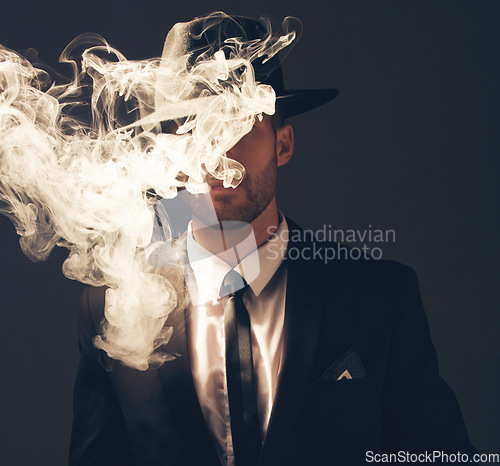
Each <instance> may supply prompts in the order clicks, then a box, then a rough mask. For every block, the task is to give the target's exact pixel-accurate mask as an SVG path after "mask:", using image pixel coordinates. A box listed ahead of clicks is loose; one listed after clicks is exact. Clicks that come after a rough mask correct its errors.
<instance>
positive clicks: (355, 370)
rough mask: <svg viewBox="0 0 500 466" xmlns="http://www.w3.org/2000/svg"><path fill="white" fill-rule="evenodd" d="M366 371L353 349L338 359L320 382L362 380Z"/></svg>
mask: <svg viewBox="0 0 500 466" xmlns="http://www.w3.org/2000/svg"><path fill="white" fill-rule="evenodd" d="M364 377H366V370H365V367H364V366H363V363H362V362H361V360H360V359H359V356H358V354H357V353H356V351H354V350H353V349H352V348H350V349H349V350H348V351H347V352H346V353H344V354H343V355H342V356H340V358H338V359H337V360H336V361H335V362H334V363H333V364H332V365H331V366H330V367H328V369H326V371H325V372H323V374H322V375H321V377H320V378H319V379H318V380H343V379H362V378H364Z"/></svg>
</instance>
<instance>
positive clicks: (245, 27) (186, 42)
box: [162, 12, 284, 95]
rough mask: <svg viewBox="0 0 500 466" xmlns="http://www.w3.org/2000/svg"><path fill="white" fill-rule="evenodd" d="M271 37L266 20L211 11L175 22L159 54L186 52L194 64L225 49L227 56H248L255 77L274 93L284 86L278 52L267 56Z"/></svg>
mask: <svg viewBox="0 0 500 466" xmlns="http://www.w3.org/2000/svg"><path fill="white" fill-rule="evenodd" d="M271 39H272V32H271V26H270V23H269V21H268V20H264V19H261V20H256V19H253V18H247V17H244V16H229V15H226V14H225V13H221V12H219V13H213V14H211V15H209V16H207V17H204V18H195V19H194V20H192V21H189V22H184V23H177V24H176V25H175V26H174V27H173V28H172V29H171V30H170V32H169V33H168V35H167V38H166V40H165V45H164V47H163V53H162V58H164V59H165V58H171V59H175V58H179V57H181V56H188V60H187V63H188V65H189V66H194V65H195V64H196V63H197V62H199V61H201V60H206V59H209V58H212V57H213V56H214V55H215V53H216V52H219V51H222V52H224V54H225V56H226V58H227V59H229V58H232V57H234V56H237V57H238V58H244V59H248V60H249V61H250V63H251V64H252V66H253V69H254V73H255V79H256V80H257V81H259V82H261V83H262V84H268V85H270V86H272V87H273V89H274V90H275V92H276V94H277V95H280V93H282V92H283V90H284V82H283V72H282V69H281V63H280V60H279V58H278V55H277V54H274V55H272V56H269V51H268V50H267V49H268V48H269V49H271V50H272V47H266V46H265V44H266V43H267V42H270V41H271Z"/></svg>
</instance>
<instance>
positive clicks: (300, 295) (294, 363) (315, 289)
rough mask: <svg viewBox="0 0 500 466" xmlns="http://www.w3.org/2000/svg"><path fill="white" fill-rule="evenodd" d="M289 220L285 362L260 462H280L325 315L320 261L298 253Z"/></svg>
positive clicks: (299, 248) (299, 247) (296, 229)
mask: <svg viewBox="0 0 500 466" xmlns="http://www.w3.org/2000/svg"><path fill="white" fill-rule="evenodd" d="M287 222H288V226H289V231H290V240H289V243H288V252H287V258H286V259H285V260H286V262H287V268H288V272H287V289H286V304H285V324H284V329H283V355H282V366H281V373H280V376H279V381H278V388H277V392H276V396H275V400H274V405H273V410H272V413H271V419H270V422H269V428H268V431H267V435H266V439H265V442H264V446H263V449H262V456H261V461H260V465H261V466H271V465H274V464H278V463H279V457H280V452H281V450H282V448H283V444H284V442H285V440H286V438H287V436H288V434H289V432H290V429H291V427H292V425H293V423H294V422H293V421H294V419H295V417H296V415H297V413H298V410H299V408H300V406H301V404H302V400H303V398H304V395H305V393H306V390H307V386H308V383H309V380H310V379H311V368H312V365H313V364H312V363H313V361H314V357H315V353H316V347H317V342H318V335H319V328H320V324H321V315H322V300H321V293H322V287H321V284H320V279H321V273H319V271H318V266H319V264H318V263H317V262H316V263H315V261H312V260H309V261H307V260H304V259H303V258H302V254H298V252H301V251H302V250H303V248H304V247H305V244H302V243H300V242H298V241H295V240H294V238H299V237H301V236H302V235H301V234H297V232H299V231H301V230H300V228H299V227H298V226H297V225H296V224H295V223H293V222H292V221H291V220H290V219H288V218H287ZM294 232H295V234H294ZM292 251H293V255H292V254H291V253H292ZM297 256H299V257H297Z"/></svg>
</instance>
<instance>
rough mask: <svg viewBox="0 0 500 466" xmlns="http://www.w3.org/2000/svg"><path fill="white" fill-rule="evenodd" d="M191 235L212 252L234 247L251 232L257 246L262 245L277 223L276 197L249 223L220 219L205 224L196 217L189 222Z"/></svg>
mask: <svg viewBox="0 0 500 466" xmlns="http://www.w3.org/2000/svg"><path fill="white" fill-rule="evenodd" d="M191 225H192V230H193V237H194V239H195V240H196V242H197V243H198V244H200V245H201V246H203V247H204V248H205V249H207V250H208V251H210V252H211V253H213V254H220V253H221V252H223V251H226V250H228V249H231V248H234V247H235V246H237V245H238V244H240V243H241V242H242V241H243V240H244V239H245V238H247V237H248V236H249V235H250V234H252V233H253V235H254V236H255V243H256V244H257V247H260V246H262V245H263V244H264V243H265V242H266V241H267V240H268V239H269V238H270V237H271V235H272V234H273V233H274V232H275V231H276V229H277V228H278V225H279V214H278V207H277V205H276V198H273V199H272V200H271V202H270V203H269V205H268V206H267V207H266V208H265V209H264V210H263V211H262V212H261V213H260V215H259V216H258V217H256V218H255V219H254V220H253V221H252V222H251V223H250V224H248V223H245V222H239V221H222V222H219V223H218V224H216V225H210V226H207V225H205V224H204V223H203V222H202V221H201V220H200V219H198V218H197V217H193V221H192V223H191Z"/></svg>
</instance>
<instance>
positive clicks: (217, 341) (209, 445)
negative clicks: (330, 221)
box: [70, 17, 475, 466]
mask: <svg viewBox="0 0 500 466" xmlns="http://www.w3.org/2000/svg"><path fill="white" fill-rule="evenodd" d="M190 24H191V23H190ZM220 24H221V25H222V27H221V28H220V29H218V30H217V32H218V35H217V36H216V43H217V44H218V45H219V47H223V44H225V43H227V42H224V40H226V39H228V38H232V37H240V36H241V34H244V35H246V36H248V37H247V38H249V39H250V40H251V39H254V40H259V37H262V31H263V30H265V28H264V27H263V26H262V24H261V23H259V22H257V21H254V20H250V19H246V18H240V17H233V18H225V19H224V20H223V21H222V22H221V23H220ZM195 26H199V25H197V24H196V23H195ZM195 31H196V28H195V27H193V26H192V25H190V26H188V28H187V31H186V37H187V38H188V40H186V41H185V42H183V44H184V46H185V47H186V48H187V50H192V51H196V50H198V49H200V44H201V42H200V41H204V40H207V41H208V40H209V39H207V38H206V37H204V36H203V34H199V31H198V32H196V33H195ZM273 63H274V65H273ZM254 68H255V71H256V74H257V77H258V79H259V80H261V81H263V82H267V83H268V84H271V85H272V86H273V87H274V89H275V91H276V93H277V95H278V99H277V108H278V113H277V115H275V116H270V115H265V114H264V115H262V117H261V118H258V117H256V118H255V123H254V126H253V129H252V130H251V131H250V132H249V133H248V134H247V135H245V136H244V137H243V138H242V139H241V140H239V142H238V143H237V144H236V145H235V146H234V147H233V148H232V149H230V150H229V151H228V153H227V156H228V157H229V158H230V159H233V160H235V161H236V162H239V163H240V164H241V165H242V166H244V168H245V178H244V179H243V181H242V182H241V183H240V184H239V185H238V186H237V187H236V188H235V189H233V188H231V187H229V188H226V187H224V185H223V182H222V181H221V180H219V179H218V178H217V177H213V176H207V179H206V181H207V182H208V184H209V185H210V187H211V190H210V192H209V193H208V194H205V195H194V196H190V195H184V194H185V193H184V194H182V196H183V197H184V198H185V202H186V204H187V205H189V207H190V209H191V210H192V212H193V218H192V221H191V223H190V227H189V229H188V232H187V234H186V236H185V242H184V243H185V245H184V246H180V248H179V249H180V251H181V261H182V263H183V264H184V272H185V277H186V283H187V286H188V289H189V295H190V300H191V303H190V305H189V306H188V307H187V308H186V309H179V310H177V311H175V312H173V313H172V314H171V315H170V316H169V319H168V321H167V325H170V326H172V327H173V329H174V333H173V336H172V338H171V340H170V341H169V343H168V345H167V346H168V351H169V352H170V353H172V354H175V355H176V356H177V357H176V358H175V359H174V360H172V361H168V362H166V363H164V364H163V365H162V366H161V367H160V368H151V369H148V370H147V371H138V370H135V369H132V368H130V367H127V366H125V365H123V364H121V363H118V362H117V361H111V360H110V359H109V358H108V357H107V356H106V355H105V354H104V353H103V352H101V351H98V350H97V349H96V348H95V347H94V346H93V344H92V339H93V338H94V336H95V335H96V334H99V332H100V324H101V321H102V319H103V307H104V294H105V290H104V289H88V290H86V292H85V293H84V295H83V297H82V306H81V312H80V344H81V363H80V368H79V373H78V377H77V381H76V387H75V405H74V406H75V411H74V414H75V417H74V426H73V433H72V443H71V452H70V464H71V465H101V464H102V465H115V464H116V465H160V464H161V465H170V464H172V465H214V466H215V465H221V464H222V465H226V464H227V465H236V466H240V465H251V464H253V465H257V464H259V465H263V466H266V465H267V466H271V465H305V464H313V465H319V464H341V465H345V464H364V463H365V462H366V460H369V459H370V458H373V455H374V454H379V453H396V454H397V453H398V452H403V453H404V452H408V453H411V454H425V453H428V454H431V455H432V453H433V451H439V452H446V453H453V454H456V453H458V452H460V453H462V454H463V453H467V454H469V455H471V454H473V453H474V452H475V449H474V448H473V447H472V445H471V444H470V442H469V439H468V436H467V433H466V430H465V426H464V423H463V420H462V416H461V414H460V410H459V407H458V405H457V402H456V399H455V396H454V394H453V392H452V391H451V389H450V388H449V387H448V386H447V385H446V383H445V382H444V381H443V380H442V379H441V378H440V377H439V374H438V368H437V359H436V354H435V351H434V348H433V346H432V343H431V340H430V335H429V329H428V326H427V321H426V317H425V313H424V311H423V308H422V303H421V301H420V297H419V292H418V285H417V281H416V277H415V274H414V272H413V271H412V270H411V269H409V268H407V267H405V266H403V265H400V264H398V263H395V262H389V261H374V260H369V259H365V260H348V259H342V258H339V259H338V260H333V261H330V262H328V263H326V264H325V263H324V262H318V261H314V260H310V259H309V258H310V255H309V254H306V252H307V251H310V250H311V249H312V248H314V247H317V246H318V245H313V244H312V243H311V242H310V241H308V239H307V238H305V235H304V234H303V231H302V230H301V229H300V227H298V226H297V225H296V224H294V223H293V221H291V220H290V219H288V218H285V217H284V216H283V215H282V214H281V213H280V212H279V210H278V208H277V205H276V197H275V192H276V183H277V169H278V167H279V166H282V165H284V164H286V163H287V162H288V161H289V160H290V157H291V156H292V153H293V130H292V127H291V126H290V125H289V124H284V122H283V120H284V119H285V118H289V117H291V116H293V115H294V114H297V113H301V112H304V111H307V110H310V109H312V108H314V107H316V106H318V105H320V104H322V103H325V102H327V101H328V100H331V99H332V98H333V97H335V96H336V94H337V92H336V91H335V90H322V91H286V90H284V89H283V82H282V77H281V68H280V67H279V63H278V64H277V62H276V60H274V61H273V62H272V63H271V64H269V62H267V65H266V63H265V62H263V61H262V60H261V61H258V60H257V61H255V62H254ZM174 126H175V125H174ZM249 226H250V227H251V228H250V227H249ZM320 246H322V247H325V248H326V247H332V245H331V244H324V243H323V244H322V245H320ZM161 248H162V245H159V247H157V248H153V249H152V251H150V253H149V260H150V262H151V263H152V264H153V265H155V266H158V267H161ZM277 251H283V254H281V253H279V254H277V253H276V252H277ZM421 458H423V457H421ZM438 460H439V458H438ZM438 460H436V462H439V461H438ZM420 461H421V462H423V461H424V460H423V459H420Z"/></svg>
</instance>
